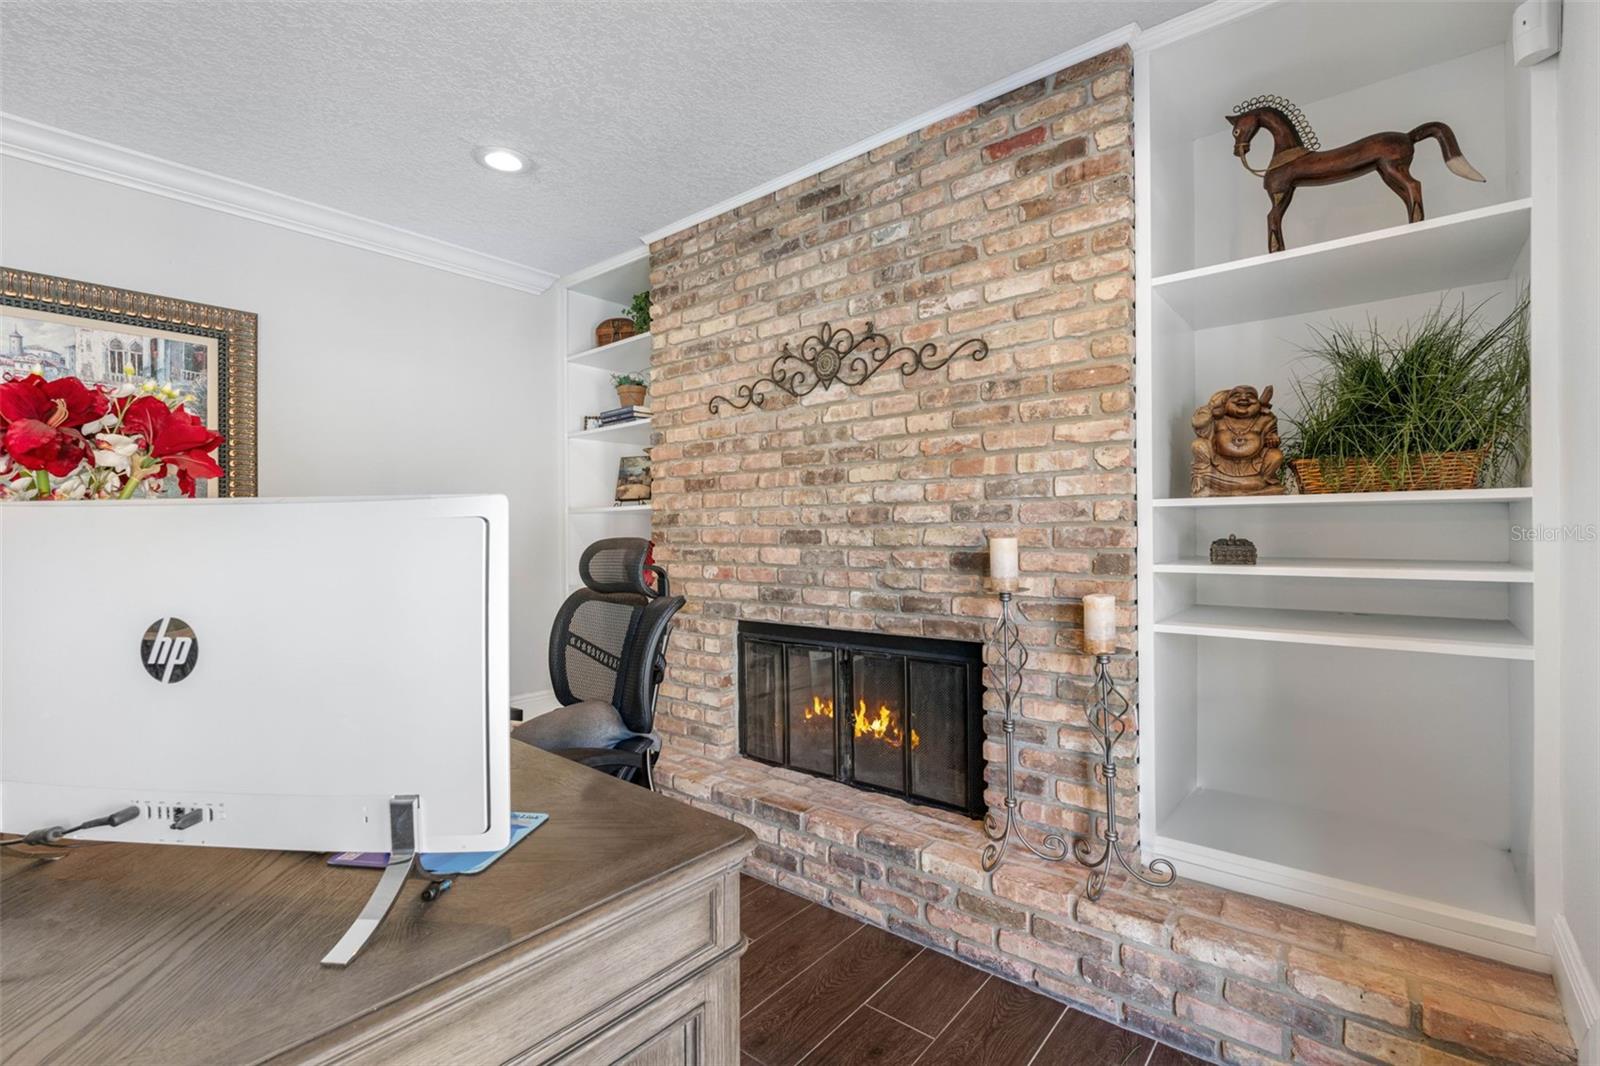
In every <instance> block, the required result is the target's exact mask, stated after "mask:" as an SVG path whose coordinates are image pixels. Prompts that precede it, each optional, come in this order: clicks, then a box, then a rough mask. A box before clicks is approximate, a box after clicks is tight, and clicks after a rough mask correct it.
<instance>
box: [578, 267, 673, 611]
mask: <svg viewBox="0 0 1600 1066" xmlns="http://www.w3.org/2000/svg"><path fill="white" fill-rule="evenodd" d="M558 284H559V285H560V286H561V287H562V288H563V289H564V292H563V294H562V313H563V316H564V319H565V322H564V324H563V326H562V331H561V337H562V340H563V341H564V349H563V352H564V360H563V362H564V366H563V371H564V386H563V396H562V399H563V404H562V417H563V427H564V428H563V445H564V452H565V455H564V457H563V475H564V479H563V480H564V486H565V491H564V495H565V497H566V499H565V508H564V509H565V512H566V518H565V523H564V525H565V531H564V536H563V548H562V553H561V554H562V575H563V578H562V580H563V584H564V586H570V585H571V584H572V583H573V582H574V581H575V580H576V575H577V572H578V558H579V556H580V555H581V554H582V553H583V549H584V548H585V547H586V546H588V545H589V544H591V543H593V542H594V541H596V540H601V539H603V538H606V537H648V536H649V535H650V500H649V473H648V470H649V458H648V457H649V448H650V442H651V427H650V404H649V398H648V395H647V396H646V398H645V400H644V401H643V402H642V403H631V404H627V403H622V402H620V401H619V399H618V396H617V389H616V386H615V384H614V382H613V379H614V378H615V377H616V376H618V375H633V376H648V373H649V370H650V345H651V336H650V334H649V333H647V332H646V333H637V334H634V335H633V336H631V337H625V338H623V339H621V340H615V341H612V342H611V343H609V344H603V345H597V344H596V343H595V340H596V337H595V329H596V327H597V326H599V325H600V323H601V322H604V321H605V320H607V319H611V318H621V317H626V315H627V312H626V310H625V309H626V308H627V307H628V305H629V303H630V302H631V301H632V299H633V297H634V294H635V293H640V292H645V291H647V290H648V289H649V287H650V261H649V256H648V254H647V253H646V252H645V251H644V250H643V249H641V250H640V251H639V252H637V253H630V254H629V255H627V256H623V257H619V258H617V259H613V260H610V261H608V262H605V263H601V264H599V265H597V266H595V267H593V268H591V269H589V270H586V271H582V272H580V273H578V274H574V275H572V276H571V277H569V278H565V279H563V280H562V281H561V282H560V283H558Z"/></svg>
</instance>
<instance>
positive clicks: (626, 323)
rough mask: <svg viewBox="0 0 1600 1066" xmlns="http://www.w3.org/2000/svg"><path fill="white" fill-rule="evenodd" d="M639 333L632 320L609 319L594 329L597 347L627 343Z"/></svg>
mask: <svg viewBox="0 0 1600 1066" xmlns="http://www.w3.org/2000/svg"><path fill="white" fill-rule="evenodd" d="M638 332H639V330H638V329H637V328H636V327H635V326H634V324H633V319H631V318H608V319H606V320H605V321H604V322H602V323H600V324H599V325H598V326H596V327H595V328H594V343H595V347H597V348H600V347H604V346H605V345H607V344H612V343H615V342H616V341H625V340H627V339H628V338H629V337H631V336H633V335H634V334H636V333H638Z"/></svg>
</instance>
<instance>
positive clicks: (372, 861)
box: [328, 811, 550, 876]
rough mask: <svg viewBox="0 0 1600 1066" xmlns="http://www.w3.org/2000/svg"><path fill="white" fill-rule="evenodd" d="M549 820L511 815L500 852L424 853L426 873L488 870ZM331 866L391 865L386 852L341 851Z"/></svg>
mask: <svg viewBox="0 0 1600 1066" xmlns="http://www.w3.org/2000/svg"><path fill="white" fill-rule="evenodd" d="M549 818H550V816H549V815H548V814H534V813H531V812H529V811H512V812H511V843H509V844H507V845H506V846H505V847H503V848H501V849H500V850H499V851H441V852H433V851H425V852H423V853H422V855H420V856H419V857H418V858H419V861H420V862H421V864H422V869H423V872H424V873H430V874H449V875H452V876H454V875H457V874H475V873H480V872H482V871H484V870H487V869H488V868H489V867H490V866H491V865H493V864H494V861H495V860H496V859H498V858H499V857H500V856H502V855H504V854H505V853H506V852H508V851H510V850H511V849H512V848H514V847H516V846H517V842H518V841H520V840H521V839H522V838H523V837H525V836H527V835H528V834H529V833H531V832H533V831H534V830H535V829H537V828H539V827H540V826H541V825H543V824H544V823H545V822H546V821H548V820H549ZM328 865H329V866H365V867H369V868H372V869H382V868H383V867H385V866H387V865H389V853H388V852H386V851H342V852H340V853H339V854H337V855H335V856H333V857H332V858H331V859H329V860H328Z"/></svg>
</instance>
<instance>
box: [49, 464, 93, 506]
mask: <svg viewBox="0 0 1600 1066" xmlns="http://www.w3.org/2000/svg"><path fill="white" fill-rule="evenodd" d="M55 492H56V499H58V500H81V499H83V498H84V497H86V496H88V495H89V479H88V478H87V477H85V476H84V475H83V473H82V472H81V471H80V472H78V473H76V474H73V475H72V476H71V477H64V478H62V479H61V480H60V481H57V482H56V483H55Z"/></svg>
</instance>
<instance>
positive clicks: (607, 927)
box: [317, 873, 739, 1066]
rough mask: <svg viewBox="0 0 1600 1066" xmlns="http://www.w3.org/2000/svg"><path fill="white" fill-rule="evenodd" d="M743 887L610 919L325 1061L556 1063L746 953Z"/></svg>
mask: <svg viewBox="0 0 1600 1066" xmlns="http://www.w3.org/2000/svg"><path fill="white" fill-rule="evenodd" d="M737 876H738V875H737V873H730V874H724V875H722V876H718V877H715V878H713V879H710V880H706V881H701V882H698V883H696V884H692V885H689V886H687V887H685V888H682V889H679V890H677V891H675V892H673V893H671V894H668V895H665V896H659V897H654V898H646V899H644V900H641V901H637V902H634V903H631V904H628V905H625V906H624V907H623V908H622V909H620V910H607V909H604V908H603V909H602V910H601V911H600V912H599V913H598V914H596V915H594V916H592V917H591V918H590V919H589V920H588V921H586V922H583V923H581V924H579V925H578V926H577V927H576V928H575V929H574V930H573V931H571V932H570V933H565V934H563V935H561V936H560V937H559V938H557V939H556V940H554V941H552V942H551V943H549V944H547V945H544V946H542V947H541V948H540V949H536V950H534V951H533V952H531V953H528V954H525V955H522V956H521V957H519V958H517V959H515V960H513V961H511V962H508V963H507V964H505V965H504V966H501V967H497V968H495V969H493V970H490V971H488V972H486V973H485V974H483V975H481V976H477V977H474V978H473V979H471V980H469V981H468V982H466V983H464V984H463V985H462V986H461V987H459V988H458V989H456V990H455V992H454V993H450V994H445V995H443V996H440V997H438V998H433V999H430V1000H425V1001H417V1002H413V1003H408V1004H406V1005H405V1007H404V1008H403V1009H402V1010H401V1011H400V1012H397V1014H396V1015H394V1016H392V1017H391V1018H389V1019H386V1020H385V1021H380V1022H379V1023H378V1024H377V1025H376V1026H375V1027H374V1029H373V1030H369V1031H368V1033H367V1034H365V1035H364V1036H363V1037H360V1038H357V1039H355V1040H353V1041H351V1042H349V1043H345V1044H344V1045H343V1046H342V1047H338V1048H329V1049H327V1052H328V1054H327V1055H326V1057H322V1056H319V1057H318V1058H317V1061H327V1062H340V1063H363V1064H365V1063H371V1064H374V1066H376V1064H379V1063H382V1064H385V1066H391V1064H403V1063H415V1064H418V1066H434V1064H437V1063H440V1062H472V1063H480V1062H495V1063H500V1062H506V1061H508V1060H515V1061H517V1062H543V1061H547V1060H548V1059H549V1058H550V1057H551V1056H552V1055H554V1054H557V1053H559V1052H560V1051H561V1049H563V1048H570V1047H572V1046H573V1045H574V1044H575V1043H577V1042H580V1041H582V1040H583V1039H585V1038H586V1037H587V1036H589V1035H590V1034H592V1033H594V1032H595V1031H597V1030H600V1029H603V1028H605V1027H607V1026H608V1025H611V1024H612V1023H613V1022H615V1021H616V1020H617V1019H619V1018H621V1017H622V1016H623V1015H626V1014H630V1013H632V1012H633V1011H635V1010H637V1009H638V1007H639V1006H640V1005H641V1004H643V1003H645V1002H647V1001H649V1000H651V999H652V998H653V997H658V996H660V995H661V994H662V993H663V991H664V990H666V989H669V988H672V987H673V986H674V985H676V984H678V983H679V982H682V981H683V980H684V978H685V977H686V976H688V975H689V974H692V973H693V972H694V971H696V970H698V969H701V968H704V967H707V966H708V965H709V964H711V963H713V962H715V961H716V960H717V959H719V958H720V957H722V956H724V955H726V954H727V953H728V952H729V951H732V950H737V946H738V943H739V929H738V881H737ZM654 1061H656V1060H654V1059H651V1058H648V1057H647V1058H645V1059H643V1060H641V1063H643V1062H654ZM662 1061H666V1062H671V1061H673V1060H672V1059H670V1058H668V1059H666V1060H662ZM690 1061H692V1060H690Z"/></svg>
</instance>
